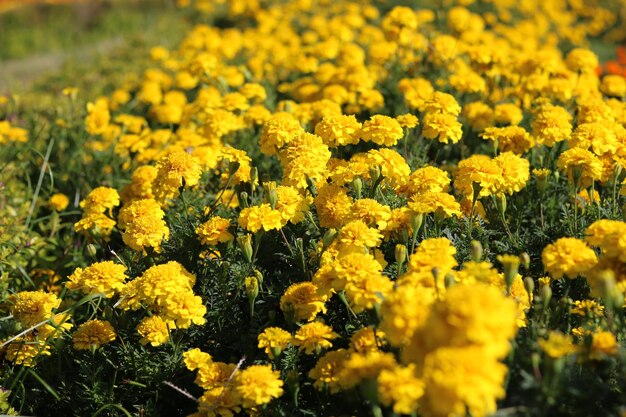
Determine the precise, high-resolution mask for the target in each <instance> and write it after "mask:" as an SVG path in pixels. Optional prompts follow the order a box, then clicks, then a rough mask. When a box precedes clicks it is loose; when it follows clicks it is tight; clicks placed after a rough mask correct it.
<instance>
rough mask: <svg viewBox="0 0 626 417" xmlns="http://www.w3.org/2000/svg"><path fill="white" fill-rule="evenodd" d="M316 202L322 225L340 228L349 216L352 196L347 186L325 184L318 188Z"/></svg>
mask: <svg viewBox="0 0 626 417" xmlns="http://www.w3.org/2000/svg"><path fill="white" fill-rule="evenodd" d="M314 204H315V209H316V211H317V217H318V219H319V222H320V227H327V228H339V227H341V226H343V224H344V223H345V222H346V221H347V220H348V218H349V215H350V211H351V210H350V208H351V206H352V198H351V197H350V196H348V192H347V191H346V189H345V188H343V187H340V186H338V185H334V184H325V185H323V186H322V187H320V189H319V190H318V193H317V196H316V197H315V200H314Z"/></svg>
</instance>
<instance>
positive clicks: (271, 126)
mask: <svg viewBox="0 0 626 417" xmlns="http://www.w3.org/2000/svg"><path fill="white" fill-rule="evenodd" d="M302 133H304V129H303V128H302V126H300V122H298V120H297V119H296V118H295V117H293V116H292V115H291V114H290V113H285V112H279V113H275V114H274V115H272V117H271V118H270V119H269V120H267V121H266V122H265V124H264V125H263V131H262V132H261V136H260V138H259V146H260V148H261V152H263V153H264V154H265V155H270V156H271V155H276V150H278V149H280V148H282V147H283V146H285V145H286V144H288V143H289V142H290V141H291V140H292V139H293V138H294V137H296V136H298V135H300V134H302Z"/></svg>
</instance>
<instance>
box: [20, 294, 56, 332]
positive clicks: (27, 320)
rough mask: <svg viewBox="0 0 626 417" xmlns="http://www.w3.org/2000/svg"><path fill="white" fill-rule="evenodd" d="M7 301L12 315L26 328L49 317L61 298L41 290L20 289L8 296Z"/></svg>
mask: <svg viewBox="0 0 626 417" xmlns="http://www.w3.org/2000/svg"><path fill="white" fill-rule="evenodd" d="M9 303H10V304H11V314H12V315H13V317H15V319H16V320H18V321H19V322H20V323H21V324H22V326H24V327H26V328H28V327H31V326H34V325H36V324H39V323H41V322H42V321H45V320H48V319H49V318H51V317H52V316H53V313H52V310H53V309H55V308H59V306H60V305H61V299H59V298H58V297H57V296H56V294H52V293H45V292H43V291H21V292H18V293H17V294H13V295H12V296H11V297H9Z"/></svg>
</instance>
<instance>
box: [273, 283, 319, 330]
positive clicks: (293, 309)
mask: <svg viewBox="0 0 626 417" xmlns="http://www.w3.org/2000/svg"><path fill="white" fill-rule="evenodd" d="M325 302H326V297H325V296H320V295H319V293H318V290H317V287H316V286H315V284H313V283H312V282H298V283H295V284H291V285H290V286H289V288H287V289H286V290H285V293H284V294H283V296H282V297H281V298H280V309H281V310H282V311H283V313H284V314H285V316H286V317H288V318H291V319H292V320H294V321H302V320H306V321H311V320H313V319H315V317H316V316H317V314H318V313H320V312H321V313H325V312H326V306H325V305H324V304H325Z"/></svg>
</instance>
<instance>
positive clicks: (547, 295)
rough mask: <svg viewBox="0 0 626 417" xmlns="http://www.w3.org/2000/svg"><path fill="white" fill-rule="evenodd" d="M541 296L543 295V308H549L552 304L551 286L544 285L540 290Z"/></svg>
mask: <svg viewBox="0 0 626 417" xmlns="http://www.w3.org/2000/svg"><path fill="white" fill-rule="evenodd" d="M539 295H541V303H542V305H543V308H546V307H548V304H550V300H551V299H552V288H550V286H549V285H544V286H542V287H541V289H540V290H539Z"/></svg>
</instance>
